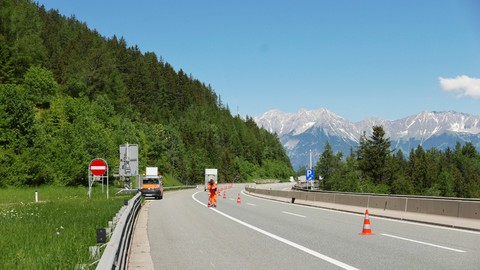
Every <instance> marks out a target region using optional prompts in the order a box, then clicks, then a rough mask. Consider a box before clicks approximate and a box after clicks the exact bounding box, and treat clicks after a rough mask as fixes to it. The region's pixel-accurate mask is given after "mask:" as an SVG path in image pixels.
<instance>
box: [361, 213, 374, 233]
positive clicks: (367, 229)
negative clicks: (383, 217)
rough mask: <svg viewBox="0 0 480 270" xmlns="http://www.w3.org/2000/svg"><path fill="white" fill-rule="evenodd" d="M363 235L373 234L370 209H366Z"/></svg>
mask: <svg viewBox="0 0 480 270" xmlns="http://www.w3.org/2000/svg"><path fill="white" fill-rule="evenodd" d="M361 235H373V233H372V229H371V228H370V218H369V217H368V209H367V210H365V219H364V220H363V230H362V233H361Z"/></svg>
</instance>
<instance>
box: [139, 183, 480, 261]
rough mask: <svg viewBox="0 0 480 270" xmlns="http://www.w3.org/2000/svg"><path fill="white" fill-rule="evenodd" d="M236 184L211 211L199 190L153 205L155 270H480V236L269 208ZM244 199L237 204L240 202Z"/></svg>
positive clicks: (150, 236)
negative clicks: (365, 231)
mask: <svg viewBox="0 0 480 270" xmlns="http://www.w3.org/2000/svg"><path fill="white" fill-rule="evenodd" d="M242 190H243V186H241V185H237V186H235V187H233V188H232V189H229V190H227V191H226V192H225V194H226V199H223V192H222V194H221V196H219V197H218V206H217V208H207V207H206V204H207V201H208V194H207V192H204V191H203V188H202V189H195V190H183V191H175V192H167V193H165V196H164V199H163V200H158V201H151V202H150V205H149V211H148V224H147V232H148V240H149V244H150V255H151V259H152V262H153V266H154V269H275V270H279V269H289V270H291V269H477V270H478V269H480V232H475V231H464V230H458V229H450V228H445V227H438V226H431V225H426V224H419V223H411V222H403V221H398V220H389V219H384V218H377V217H372V216H370V223H371V229H372V232H373V233H374V235H368V236H366V235H361V234H360V233H361V232H362V229H363V224H364V218H365V216H364V215H358V214H351V213H345V212H337V211H331V210H326V209H321V208H314V207H305V206H299V205H295V204H288V203H281V202H275V201H269V200H265V199H260V198H256V197H252V196H248V195H246V194H243V193H242V192H241V191H242ZM238 194H240V203H237V199H238Z"/></svg>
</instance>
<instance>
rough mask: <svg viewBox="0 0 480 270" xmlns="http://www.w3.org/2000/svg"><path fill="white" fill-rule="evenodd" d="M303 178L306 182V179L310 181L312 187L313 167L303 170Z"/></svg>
mask: <svg viewBox="0 0 480 270" xmlns="http://www.w3.org/2000/svg"><path fill="white" fill-rule="evenodd" d="M305 178H306V180H307V183H308V181H310V182H311V183H312V187H313V181H315V171H314V170H313V169H308V170H307V171H306V172H305ZM307 189H308V184H307Z"/></svg>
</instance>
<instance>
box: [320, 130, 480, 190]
mask: <svg viewBox="0 0 480 270" xmlns="http://www.w3.org/2000/svg"><path fill="white" fill-rule="evenodd" d="M390 146H391V142H390V139H389V138H387V137H386V135H385V131H384V130H383V127H382V126H373V127H372V135H371V136H369V137H367V135H366V133H364V134H363V135H362V136H361V137H360V143H359V146H358V147H357V149H353V148H352V149H351V150H350V153H349V155H348V156H346V157H345V158H344V154H343V153H342V152H338V153H334V152H333V150H332V147H331V146H330V143H329V142H328V141H327V142H326V144H325V148H324V151H323V152H322V154H321V155H320V158H319V160H318V162H317V163H316V165H315V170H316V171H317V172H318V173H319V174H320V175H321V176H322V178H323V179H322V180H321V181H320V186H321V188H322V189H325V190H335V191H346V192H367V193H383V194H405V195H407V194H408V195H413V194H415V195H427V196H446V197H462V198H479V197H480V153H478V151H477V150H476V148H475V146H474V145H473V144H472V143H470V142H466V143H464V144H463V145H462V144H461V143H460V142H457V144H456V146H455V148H454V149H450V148H447V149H446V150H444V151H440V150H437V149H435V148H430V149H428V150H425V149H423V148H422V146H421V145H419V146H417V148H416V149H412V150H411V151H410V153H409V154H408V157H406V156H405V155H404V153H403V152H402V151H401V150H398V151H395V150H391V147H390Z"/></svg>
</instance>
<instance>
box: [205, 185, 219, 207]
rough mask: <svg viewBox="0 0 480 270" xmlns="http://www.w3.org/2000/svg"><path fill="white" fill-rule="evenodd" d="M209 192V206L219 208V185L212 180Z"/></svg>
mask: <svg viewBox="0 0 480 270" xmlns="http://www.w3.org/2000/svg"><path fill="white" fill-rule="evenodd" d="M207 188H208V191H210V196H209V197H208V206H209V207H210V206H213V207H217V184H216V183H215V182H214V181H213V180H210V182H208V186H207Z"/></svg>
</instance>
